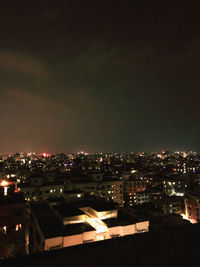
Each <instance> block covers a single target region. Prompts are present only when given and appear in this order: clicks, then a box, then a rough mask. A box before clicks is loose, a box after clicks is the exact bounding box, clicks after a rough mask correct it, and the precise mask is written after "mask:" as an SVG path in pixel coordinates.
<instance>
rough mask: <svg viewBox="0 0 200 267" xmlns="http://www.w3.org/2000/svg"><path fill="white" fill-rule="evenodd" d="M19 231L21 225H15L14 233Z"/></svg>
mask: <svg viewBox="0 0 200 267" xmlns="http://www.w3.org/2000/svg"><path fill="white" fill-rule="evenodd" d="M21 229H22V225H21V223H20V224H16V227H15V231H19V230H21Z"/></svg>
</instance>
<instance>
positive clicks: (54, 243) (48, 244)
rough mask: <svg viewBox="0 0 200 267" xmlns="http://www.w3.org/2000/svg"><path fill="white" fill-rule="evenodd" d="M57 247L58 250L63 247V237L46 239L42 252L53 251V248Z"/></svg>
mask: <svg viewBox="0 0 200 267" xmlns="http://www.w3.org/2000/svg"><path fill="white" fill-rule="evenodd" d="M59 246H60V248H62V247H63V237H62V236H58V237H55V238H49V239H46V240H45V247H44V250H50V249H53V248H54V247H59Z"/></svg>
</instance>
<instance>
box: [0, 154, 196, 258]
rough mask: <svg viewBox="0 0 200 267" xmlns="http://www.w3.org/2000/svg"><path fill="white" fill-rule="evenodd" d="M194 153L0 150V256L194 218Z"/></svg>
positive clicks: (162, 227) (188, 221) (185, 222)
mask: <svg viewBox="0 0 200 267" xmlns="http://www.w3.org/2000/svg"><path fill="white" fill-rule="evenodd" d="M199 192H200V155H199V154H198V153H196V152H192V151H191V152H173V153H172V152H170V151H163V152H160V153H144V152H141V153H138V154H134V153H117V152H116V153H93V154H89V153H85V152H83V151H82V152H79V153H77V154H74V153H61V154H47V153H43V154H36V153H16V154H15V155H1V156H0V259H5V258H9V257H15V256H19V255H34V254H36V253H40V252H44V251H48V250H55V249H60V248H65V247H72V246H75V245H81V246H83V244H84V243H93V242H95V241H102V240H107V239H113V238H115V239H119V238H121V237H124V236H130V235H133V234H142V235H143V233H145V232H151V231H160V230H162V231H165V229H167V228H170V227H174V226H176V227H182V226H184V225H189V224H198V222H199V219H200V194H199Z"/></svg>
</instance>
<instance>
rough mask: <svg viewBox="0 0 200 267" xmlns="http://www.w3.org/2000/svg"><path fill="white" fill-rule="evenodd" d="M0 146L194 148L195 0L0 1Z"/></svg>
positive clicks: (13, 148)
mask: <svg viewBox="0 0 200 267" xmlns="http://www.w3.org/2000/svg"><path fill="white" fill-rule="evenodd" d="M0 25H1V35H0V77H1V79H0V92H1V98H0V122H1V125H2V130H1V132H0V138H1V140H2V142H1V147H0V153H4V152H15V151H22V150H32V151H36V152H37V151H38V152H39V151H44V150H46V151H49V152H59V151H77V150H80V149H86V150H88V151H97V150H99V151H100V150H101V151H113V150H120V151H123V150H126V151H139V150H156V149H166V148H169V149H186V148H187V149H198V147H199V144H200V142H199V137H198V136H199V133H200V127H199V123H198V120H199V115H200V114H199V113H200V112H199V108H198V106H199V103H198V102H199V100H198V99H199V96H200V93H199V89H198V84H199V67H198V65H199V64H198V62H199V59H200V58H199V57H200V53H199V52H200V50H199V47H200V46H199V40H200V35H199V1H191V3H188V1H185V0H182V1H155V2H151V1H146V0H142V1H125V2H122V1H117V0H115V1H101V2H98V1H65V0H60V1H51V0H50V1H49V0H48V1H45V0H43V1H42V0H38V1H25V0H23V1H17V0H6V1H5V0H3V1H1V2H0Z"/></svg>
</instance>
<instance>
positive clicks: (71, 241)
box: [63, 234, 83, 247]
mask: <svg viewBox="0 0 200 267" xmlns="http://www.w3.org/2000/svg"><path fill="white" fill-rule="evenodd" d="M82 243H83V234H79V235H71V236H65V237H64V242H63V247H71V246H75V245H79V244H82Z"/></svg>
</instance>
